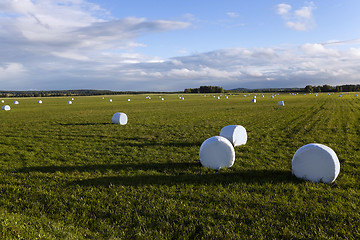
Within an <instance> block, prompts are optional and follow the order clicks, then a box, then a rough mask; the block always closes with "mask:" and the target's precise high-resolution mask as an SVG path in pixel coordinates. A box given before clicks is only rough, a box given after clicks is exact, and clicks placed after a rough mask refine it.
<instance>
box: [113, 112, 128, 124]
mask: <svg viewBox="0 0 360 240" xmlns="http://www.w3.org/2000/svg"><path fill="white" fill-rule="evenodd" d="M127 121H128V117H127V115H126V114H125V113H122V112H117V113H114V115H113V116H112V123H114V124H120V125H125V124H127Z"/></svg>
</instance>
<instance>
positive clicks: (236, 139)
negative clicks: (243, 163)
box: [220, 125, 247, 147]
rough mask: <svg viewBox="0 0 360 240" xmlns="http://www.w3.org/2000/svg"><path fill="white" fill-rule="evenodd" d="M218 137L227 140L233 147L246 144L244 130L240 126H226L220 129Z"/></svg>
mask: <svg viewBox="0 0 360 240" xmlns="http://www.w3.org/2000/svg"><path fill="white" fill-rule="evenodd" d="M220 136H222V137H225V138H226V139H227V140H229V141H230V142H231V143H232V145H233V146H234V147H236V146H240V145H244V144H246V142H247V132H246V129H245V128H244V127H243V126H241V125H228V126H225V127H223V128H222V129H221V131H220Z"/></svg>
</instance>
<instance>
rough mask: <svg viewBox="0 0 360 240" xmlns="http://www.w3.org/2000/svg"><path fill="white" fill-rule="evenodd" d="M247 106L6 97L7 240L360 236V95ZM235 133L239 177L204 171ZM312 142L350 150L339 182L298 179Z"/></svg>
mask: <svg viewBox="0 0 360 240" xmlns="http://www.w3.org/2000/svg"><path fill="white" fill-rule="evenodd" d="M247 95H248V96H247V97H244V96H243V94H240V95H236V96H229V98H228V99H225V98H224V96H221V99H215V98H213V97H212V96H209V94H207V96H206V97H204V96H203V95H200V94H198V95H197V94H191V95H186V94H184V95H182V96H183V97H184V100H179V98H178V95H177V94H168V95H166V94H163V95H161V97H163V98H164V99H165V100H164V101H160V98H159V95H150V97H151V99H146V98H145V97H146V96H147V95H140V94H137V95H117V96H104V99H102V96H92V97H75V99H74V101H73V104H72V105H68V104H67V101H68V100H70V97H61V98H60V97H59V98H50V97H49V98H43V99H42V100H43V103H42V104H38V100H39V99H40V98H16V99H15V98H12V99H9V98H4V99H3V100H4V101H5V103H3V105H5V104H8V105H10V106H11V110H10V111H0V133H1V134H0V163H1V170H0V192H1V198H0V223H1V224H0V238H1V239H129V238H130V239H171V238H174V239H177V238H180V239H201V238H205V239H214V238H218V239H246V238H254V239H261V238H271V239H280V238H285V239H310V238H318V239H329V238H330V239H331V238H333V239H339V238H343V239H358V238H360V230H359V226H360V211H359V206H360V187H359V186H360V185H359V183H360V170H359V169H360V153H359V150H360V137H359V136H360V97H355V96H354V95H355V93H351V94H347V93H344V95H343V96H342V97H338V94H331V95H330V96H329V95H328V94H325V93H320V94H319V95H318V96H317V97H316V96H315V94H311V95H306V96H304V95H303V94H299V95H296V96H294V95H290V94H280V95H279V96H276V97H275V98H270V96H271V94H265V97H261V95H260V94H259V95H258V96H257V103H252V102H251V96H253V95H254V94H251V96H249V94H247ZM216 96H219V94H216ZM110 98H111V99H112V100H113V102H112V103H110V102H109V101H108V100H109V99H110ZM128 98H129V99H131V101H129V102H128V101H127V99H128ZM14 100H18V101H19V105H14V104H13V101H14ZM281 100H283V101H284V102H285V106H283V107H281V106H278V101H281ZM115 112H124V113H126V114H127V116H128V123H127V124H126V125H123V126H120V125H115V124H111V117H112V115H113V114H114V113H115ZM231 124H239V125H242V126H244V127H245V128H246V130H247V134H248V141H247V144H246V145H243V146H239V147H236V148H235V152H236V160H235V164H234V165H233V167H231V168H229V169H222V170H221V171H219V172H218V173H216V172H215V171H213V170H210V169H206V168H204V167H202V166H201V165H200V162H199V157H198V154H199V148H200V145H201V143H202V142H203V141H204V140H206V139H207V138H209V137H212V136H216V135H219V133H220V130H221V128H222V127H224V126H226V125H231ZM308 143H321V144H324V145H327V146H329V147H330V148H332V149H333V150H334V151H335V152H336V153H337V156H338V158H339V160H340V163H341V170H340V174H339V176H338V178H337V179H336V181H335V182H334V183H332V184H322V183H320V184H315V183H311V182H307V181H303V180H299V179H297V178H296V177H294V176H293V175H292V173H291V159H292V157H293V155H294V153H295V152H296V150H297V149H298V148H300V147H301V146H303V145H305V144H308Z"/></svg>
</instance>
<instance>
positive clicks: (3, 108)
mask: <svg viewBox="0 0 360 240" xmlns="http://www.w3.org/2000/svg"><path fill="white" fill-rule="evenodd" d="M10 109H11V108H10V106H9V105H4V106H2V107H1V110H4V111H10Z"/></svg>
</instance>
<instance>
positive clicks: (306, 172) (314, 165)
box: [292, 143, 340, 183]
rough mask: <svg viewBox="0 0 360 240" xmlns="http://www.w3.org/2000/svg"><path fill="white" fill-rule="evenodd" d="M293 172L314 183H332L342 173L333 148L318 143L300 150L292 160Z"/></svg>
mask: <svg viewBox="0 0 360 240" xmlns="http://www.w3.org/2000/svg"><path fill="white" fill-rule="evenodd" d="M292 172H293V174H294V175H295V176H296V177H298V178H303V179H306V180H310V181H312V182H315V183H317V182H324V183H331V182H333V181H335V179H336V178H337V176H338V175H339V172H340V162H339V159H338V157H337V156H336V153H335V152H334V150H332V149H331V148H329V147H327V146H325V145H322V144H317V143H311V144H307V145H305V146H302V147H301V148H299V149H298V150H297V151H296V153H295V154H294V157H293V159H292Z"/></svg>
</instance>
